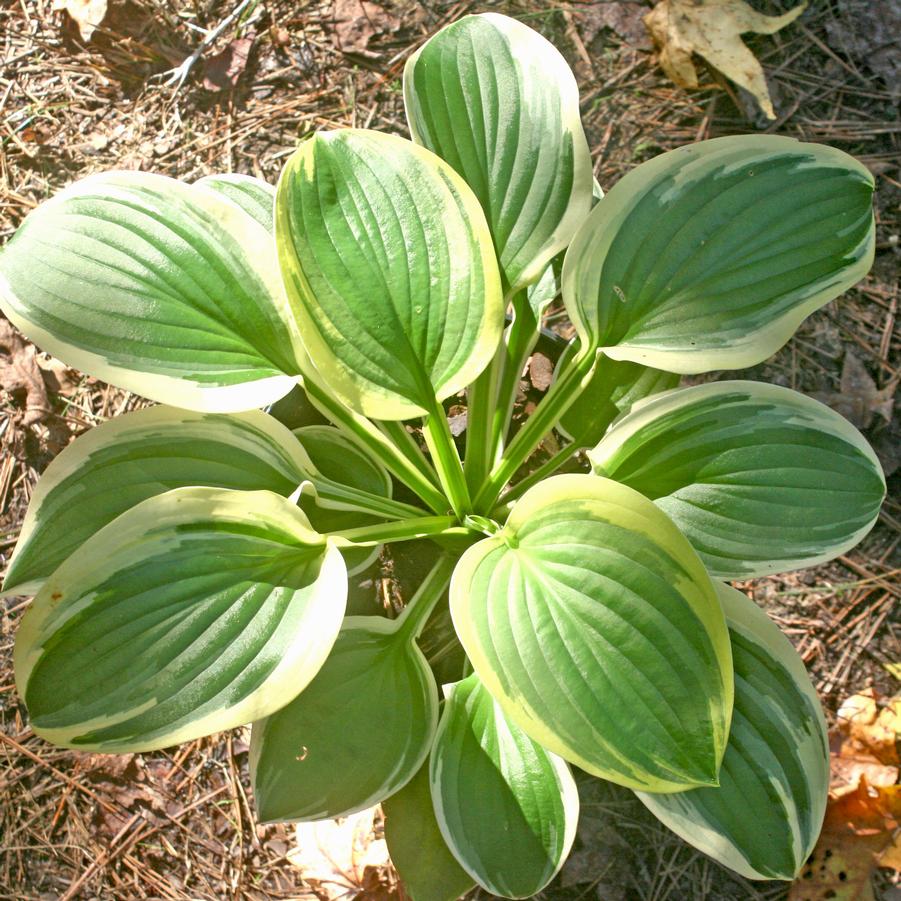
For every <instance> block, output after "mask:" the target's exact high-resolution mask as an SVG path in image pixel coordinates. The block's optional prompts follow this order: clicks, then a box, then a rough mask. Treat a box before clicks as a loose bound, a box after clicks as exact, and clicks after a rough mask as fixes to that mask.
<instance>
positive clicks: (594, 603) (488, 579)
mask: <svg viewBox="0 0 901 901" xmlns="http://www.w3.org/2000/svg"><path fill="white" fill-rule="evenodd" d="M451 613H452V614H453V617H454V624H455V626H456V628H457V633H458V635H459V637H460V641H461V642H462V644H463V646H464V648H465V649H466V653H467V654H468V656H469V659H470V660H471V661H472V665H473V668H474V669H475V671H476V672H477V673H478V674H479V676H480V678H481V680H482V682H483V683H484V684H485V687H486V688H487V689H488V691H490V692H491V694H492V695H494V697H495V698H496V699H497V700H498V702H499V703H500V705H501V707H502V708H503V710H504V713H505V714H506V715H507V717H508V718H509V719H511V720H512V721H513V722H514V723H516V724H517V725H518V726H520V727H521V728H522V729H524V730H525V731H526V732H527V733H528V734H529V735H531V736H532V738H534V739H535V740H536V741H538V742H540V743H541V744H542V745H544V747H546V748H548V749H550V750H552V751H554V752H555V753H557V754H560V756H562V757H564V758H566V759H567V760H569V761H571V762H572V763H574V764H576V765H578V766H580V767H582V768H583V769H585V770H588V772H591V773H594V774H595V775H598V776H603V777H604V778H605V779H610V780H611V781H613V782H619V783H620V784H623V785H627V786H629V787H632V788H642V789H646V790H650V791H679V790H681V789H684V788H687V787H689V786H692V785H703V784H708V785H710V784H712V785H715V784H716V779H717V771H718V769H719V763H720V759H721V758H722V754H723V750H724V748H725V744H726V736H727V733H728V729H729V717H730V715H731V709H732V663H731V657H730V652H729V638H728V633H727V631H726V624H725V621H724V619H723V613H722V610H721V609H720V604H719V601H718V600H717V596H716V592H715V590H714V587H713V584H712V583H711V581H710V578H709V576H708V575H707V573H706V571H705V570H704V567H703V565H702V564H701V561H700V560H699V559H698V556H697V554H696V553H695V552H694V551H693V550H692V548H691V545H690V544H689V543H688V541H687V540H686V539H685V537H684V536H683V535H682V534H681V533H680V532H679V531H678V529H676V527H675V526H674V525H673V524H672V522H671V521H670V520H669V519H668V518H667V517H666V516H664V515H663V513H661V512H660V510H658V509H657V508H656V507H655V506H654V505H653V504H652V503H651V502H650V501H648V500H647V499H646V498H644V497H642V496H641V495H640V494H639V493H638V492H637V491H633V490H632V489H631V488H627V487H625V486H624V485H618V484H617V483H615V482H612V481H610V480H608V479H599V478H597V477H596V476H591V475H562V476H554V477H552V478H550V479H547V480H546V481H545V482H543V483H542V484H540V485H538V486H536V487H534V488H531V489H530V490H529V491H527V492H526V493H525V494H524V495H523V496H522V498H521V499H520V500H519V501H518V502H517V503H516V505H515V506H514V508H513V510H512V512H511V513H510V516H509V519H508V520H507V523H506V525H505V526H504V527H503V528H502V529H501V530H500V531H499V532H498V533H497V534H496V535H494V536H492V537H490V538H487V539H485V540H483V541H480V542H479V543H478V544H475V545H473V546H472V547H471V548H469V550H467V551H466V553H465V554H464V555H463V557H462V558H461V560H460V563H459V564H458V566H457V570H456V571H455V573H454V578H453V581H452V583H451Z"/></svg>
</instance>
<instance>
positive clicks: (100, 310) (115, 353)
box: [0, 172, 301, 412]
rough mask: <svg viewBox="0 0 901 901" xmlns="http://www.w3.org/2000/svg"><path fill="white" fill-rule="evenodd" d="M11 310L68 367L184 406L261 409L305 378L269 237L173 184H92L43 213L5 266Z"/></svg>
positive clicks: (10, 248)
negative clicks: (297, 376)
mask: <svg viewBox="0 0 901 901" xmlns="http://www.w3.org/2000/svg"><path fill="white" fill-rule="evenodd" d="M0 306H2V309H3V312H4V313H6V315H7V316H8V317H9V319H10V320H11V321H12V322H13V324H14V325H16V327H17V328H19V329H20V330H21V331H22V332H23V333H24V334H25V335H27V336H28V337H29V338H31V339H32V340H33V341H34V342H35V343H36V344H38V346H40V347H41V348H42V349H44V350H47V351H49V352H50V353H52V354H53V355H54V356H57V357H59V358H60V359H61V360H64V361H65V362H66V363H67V364H68V365H70V366H73V367H75V368H76V369H79V370H81V371H82V372H86V373H89V374H90V375H94V376H97V377H98V378H101V379H103V380H104V381H107V382H110V383H111V384H113V385H118V386H120V387H122V388H127V389H128V390H129V391H134V392H135V393H136V394H141V395H143V396H144V397H149V398H151V399H153V400H157V401H160V402H162V403H168V404H172V405H173V406H176V407H183V408H186V409H190V410H199V411H203V412H234V411H238V410H249V409H252V408H254V407H260V406H263V405H265V404H267V403H271V402H272V401H274V400H277V399H278V398H279V397H281V396H283V395H284V394H286V393H287V392H288V391H290V390H291V388H292V386H293V385H294V383H295V376H296V374H297V373H299V372H300V369H299V365H298V362H297V360H298V354H299V353H300V352H301V351H300V343H299V342H300V339H299V336H298V335H297V332H296V326H295V325H294V322H293V316H292V313H291V309H290V306H289V304H288V302H287V299H286V297H285V294H284V288H283V286H282V284H281V280H280V279H279V275H278V263H277V260H276V258H275V247H274V243H273V241H272V237H271V235H270V234H269V233H268V232H267V231H266V229H265V228H263V226H261V225H260V224H259V223H258V222H256V221H255V220H254V219H253V218H252V217H251V216H249V215H247V214H246V213H245V212H244V211H243V210H242V209H240V207H238V206H237V205H236V204H235V203H233V202H232V201H230V200H227V199H225V198H224V197H222V196H220V195H219V194H217V193H216V192H215V191H212V190H210V189H208V188H204V187H203V186H201V185H186V184H183V183H182V182H179V181H176V180H175V179H172V178H167V177H165V176H162V175H150V174H147V173H142V172H107V173H103V174H100V175H93V176H90V177H88V178H85V179H82V180H81V181H79V182H77V183H75V184H74V185H72V186H71V187H69V188H67V189H66V190H64V191H62V192H60V193H59V194H57V195H56V196H55V197H53V198H52V199H51V200H48V201H46V202H45V203H43V204H41V205H40V206H39V207H38V208H37V209H36V210H34V211H33V212H32V213H31V214H30V215H29V216H28V217H27V219H26V220H25V222H24V223H23V225H22V226H21V228H20V229H19V230H18V231H17V232H16V234H15V236H14V237H13V239H12V240H11V241H10V242H9V244H7V245H6V247H5V248H4V249H3V252H2V254H0Z"/></svg>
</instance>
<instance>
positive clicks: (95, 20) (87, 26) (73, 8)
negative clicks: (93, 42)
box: [53, 0, 106, 41]
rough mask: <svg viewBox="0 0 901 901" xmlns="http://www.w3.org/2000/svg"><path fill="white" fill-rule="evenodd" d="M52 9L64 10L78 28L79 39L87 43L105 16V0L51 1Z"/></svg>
mask: <svg viewBox="0 0 901 901" xmlns="http://www.w3.org/2000/svg"><path fill="white" fill-rule="evenodd" d="M53 9H54V10H55V11H58V10H61V9H64V10H65V11H66V12H67V13H68V14H69V18H70V19H72V21H73V22H74V23H75V24H76V25H77V26H78V33H79V34H80V35H81V39H82V40H83V41H89V40H90V39H91V35H92V34H93V33H94V32H95V31H96V30H97V27H98V26H99V25H100V23H101V22H102V21H103V17H104V16H105V15H106V0H53Z"/></svg>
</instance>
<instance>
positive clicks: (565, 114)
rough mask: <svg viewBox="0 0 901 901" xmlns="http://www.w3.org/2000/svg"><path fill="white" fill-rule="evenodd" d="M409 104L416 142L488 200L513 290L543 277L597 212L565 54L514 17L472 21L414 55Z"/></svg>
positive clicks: (408, 72)
mask: <svg viewBox="0 0 901 901" xmlns="http://www.w3.org/2000/svg"><path fill="white" fill-rule="evenodd" d="M404 99H405V101H406V107H407V119H408V121H409V123H410V131H411V133H412V134H413V138H414V140H416V141H417V142H419V143H420V144H423V145H424V146H426V147H428V148H429V149H430V150H433V151H435V153H437V154H438V155H439V156H441V157H442V158H443V159H445V160H447V162H449V163H450V164H451V165H452V166H453V167H454V169H456V170H457V172H459V173H460V175H462V176H463V178H464V179H466V182H467V183H468V184H469V186H470V187H471V188H472V189H473V191H475V194H476V196H477V197H478V198H479V201H480V202H481V204H482V208H483V209H484V210H485V214H486V215H487V217H488V224H489V226H490V228H491V233H492V236H493V237H494V242H495V246H496V248H497V254H498V258H499V259H500V262H501V269H502V271H503V273H504V276H505V282H506V285H507V287H508V288H509V290H511V291H516V290H519V289H520V288H522V287H523V286H524V285H527V284H529V283H531V282H534V281H536V280H537V279H538V277H539V276H540V275H541V273H542V271H543V270H544V268H545V266H546V265H547V263H548V262H549V261H550V259H551V257H553V256H554V254H556V253H557V252H558V251H560V250H562V249H563V248H564V247H566V245H567V244H569V242H570V241H571V240H572V236H573V235H574V234H575V231H576V229H577V228H578V227H579V225H580V224H581V223H582V220H584V218H585V217H586V216H587V215H588V211H589V210H590V208H591V191H592V170H591V157H590V156H589V153H588V142H587V141H586V140H585V133H584V131H583V130H582V123H581V121H580V119H579V91H578V88H577V86H576V81H575V79H574V78H573V74H572V72H571V71H570V69H569V66H567V64H566V61H565V60H564V59H563V57H562V56H561V55H560V53H559V51H558V50H557V49H556V48H555V47H554V46H553V44H551V43H549V42H548V41H546V40H545V39H544V38H543V37H541V35H539V34H538V33H537V32H536V31H534V30H532V29H531V28H529V27H528V26H526V25H523V24H522V23H521V22H517V21H516V20H515V19H510V18H508V17H507V16H500V15H497V14H495V13H484V14H482V15H475V16H465V17H464V18H462V19H460V20H458V21H457V22H454V23H453V24H451V25H448V26H447V27H445V28H442V29H441V31H439V32H438V34H436V35H435V36H434V37H433V38H431V40H429V41H428V42H427V43H426V44H425V45H424V46H423V47H422V48H421V49H420V50H418V51H417V52H416V53H415V54H414V55H413V56H411V57H410V60H409V62H408V63H407V66H406V69H405V70H404Z"/></svg>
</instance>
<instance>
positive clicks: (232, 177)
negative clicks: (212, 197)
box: [195, 173, 275, 232]
mask: <svg viewBox="0 0 901 901" xmlns="http://www.w3.org/2000/svg"><path fill="white" fill-rule="evenodd" d="M195 184H198V185H201V186H202V187H204V188H208V189H210V190H213V191H216V192H217V193H218V194H221V195H222V196H223V197H227V198H228V199H229V200H231V201H232V202H233V203H236V204H238V206H239V207H241V209H242V210H244V212H245V213H247V214H248V215H249V216H252V217H253V218H254V219H256V221H257V222H259V223H260V225H262V226H263V228H265V229H266V230H267V231H269V232H271V231H272V230H273V228H274V225H275V223H274V222H273V221H272V220H273V216H272V212H273V208H274V206H275V188H274V187H273V186H272V185H270V184H268V183H267V182H265V181H263V180H262V179H261V178H253V177H252V176H250V175H236V174H234V173H229V174H222V175H207V176H205V177H204V178H201V179H198V180H197V181H196V182H195Z"/></svg>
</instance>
